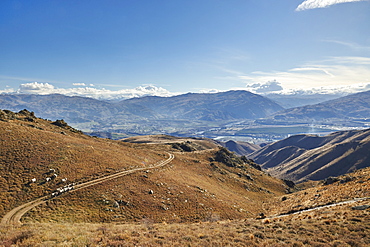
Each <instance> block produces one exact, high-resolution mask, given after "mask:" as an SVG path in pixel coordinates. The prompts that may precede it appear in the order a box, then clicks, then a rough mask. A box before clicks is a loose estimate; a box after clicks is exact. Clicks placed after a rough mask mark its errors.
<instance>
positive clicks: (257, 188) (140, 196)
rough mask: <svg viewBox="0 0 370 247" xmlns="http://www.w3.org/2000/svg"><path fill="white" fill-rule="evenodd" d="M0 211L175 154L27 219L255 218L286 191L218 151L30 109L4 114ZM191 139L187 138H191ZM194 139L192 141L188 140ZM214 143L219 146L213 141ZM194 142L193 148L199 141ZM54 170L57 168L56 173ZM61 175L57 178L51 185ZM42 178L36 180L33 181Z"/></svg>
mask: <svg viewBox="0 0 370 247" xmlns="http://www.w3.org/2000/svg"><path fill="white" fill-rule="evenodd" d="M1 114H2V115H1V119H2V121H0V142H1V147H2V148H1V150H0V176H1V177H0V183H1V186H0V188H1V191H0V200H1V207H0V215H4V214H5V213H6V212H8V211H9V210H10V209H12V208H14V207H15V206H17V205H21V204H23V203H25V202H27V201H30V200H32V199H36V198H38V197H40V196H43V195H48V194H50V193H51V192H52V191H53V190H55V189H56V188H58V187H60V186H63V185H64V183H63V182H62V180H61V179H62V178H67V179H68V182H67V183H72V182H77V183H78V182H82V181H89V180H93V179H95V178H97V177H101V176H104V175H107V174H112V173H114V172H116V171H120V170H124V169H125V170H129V169H131V168H135V167H145V166H149V165H151V164H154V163H156V162H158V161H162V160H164V159H166V158H167V153H166V152H171V153H173V154H174V155H175V159H174V160H173V161H172V162H171V163H170V165H169V166H166V167H164V168H158V169H155V170H148V171H145V172H137V173H134V174H131V175H127V176H125V177H121V178H117V179H114V180H110V181H108V182H105V183H101V184H99V185H95V186H92V187H89V188H86V189H81V190H76V191H73V190H72V191H71V192H69V193H65V194H63V195H62V196H60V197H57V198H55V199H54V200H51V201H49V202H47V203H46V204H42V205H40V206H37V207H36V208H35V209H33V210H31V211H30V212H29V213H28V214H26V215H25V217H24V218H23V221H27V222H35V221H39V222H112V221H117V222H122V221H124V222H127V221H141V220H143V219H150V220H151V221H154V222H161V221H167V222H192V221H203V220H209V219H235V218H245V217H251V216H255V215H257V214H258V213H260V212H261V205H262V202H263V201H268V200H269V199H270V198H272V197H273V196H280V195H282V194H284V192H285V191H286V189H287V187H286V186H285V185H284V184H283V183H282V182H281V181H280V180H277V179H274V178H272V177H270V176H268V175H266V174H265V173H263V172H261V171H259V170H257V169H255V168H253V167H252V166H251V165H249V163H248V162H249V161H248V162H247V161H244V162H243V161H241V160H240V158H237V157H236V156H235V155H233V154H232V153H226V154H225V153H223V155H224V156H222V158H223V159H222V162H224V163H222V162H221V161H217V157H218V156H220V155H218V156H217V155H216V153H217V152H218V151H217V149H216V150H215V149H209V150H204V149H205V148H204V146H203V148H202V150H203V151H201V150H198V151H196V152H185V151H186V150H183V149H179V148H178V147H176V146H172V145H158V144H156V145H146V144H133V143H124V142H121V141H113V140H109V139H99V138H94V137H89V136H86V135H83V134H82V133H80V132H79V131H77V130H75V129H73V128H71V127H69V126H68V125H67V124H66V123H64V121H58V122H57V121H56V122H51V121H48V120H43V119H38V118H35V117H34V116H33V114H32V113H29V112H27V111H24V112H22V113H21V112H20V113H12V112H9V111H1ZM187 144H189V143H187ZM190 144H191V143H190ZM209 145H210V146H209V148H213V147H214V146H213V145H214V144H209ZM193 147H195V146H193ZM50 169H54V170H55V172H54V171H53V172H50ZM54 173H56V174H57V175H58V176H57V178H54V179H52V180H51V181H49V182H46V178H47V177H52V175H53V174H54ZM33 178H36V182H35V183H32V182H31V180H32V179H33Z"/></svg>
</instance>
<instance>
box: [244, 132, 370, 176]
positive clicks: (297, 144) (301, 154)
mask: <svg viewBox="0 0 370 247" xmlns="http://www.w3.org/2000/svg"><path fill="white" fill-rule="evenodd" d="M369 148H370V129H367V130H353V131H340V132H335V133H332V134H329V135H326V136H316V135H295V136H291V137H289V138H286V139H284V140H281V141H278V142H275V143H272V144H270V145H267V146H265V147H263V148H262V149H260V150H258V151H256V152H254V153H253V154H251V155H250V156H249V158H252V159H253V160H254V161H255V162H256V163H258V164H260V165H261V166H262V168H263V169H265V170H266V171H268V172H269V173H270V174H271V175H273V176H276V177H279V178H284V179H289V180H292V181H295V182H302V181H305V180H322V179H325V178H327V177H329V176H339V175H343V174H346V173H348V172H351V171H354V170H356V169H360V168H364V167H367V166H369V164H370V162H369V161H370V158H369V155H368V150H369Z"/></svg>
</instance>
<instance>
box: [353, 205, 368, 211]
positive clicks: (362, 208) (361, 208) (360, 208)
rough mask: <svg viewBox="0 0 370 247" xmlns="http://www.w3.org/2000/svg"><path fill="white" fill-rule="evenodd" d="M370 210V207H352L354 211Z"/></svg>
mask: <svg viewBox="0 0 370 247" xmlns="http://www.w3.org/2000/svg"><path fill="white" fill-rule="evenodd" d="M368 208H370V205H360V206H354V207H352V210H365V209H368Z"/></svg>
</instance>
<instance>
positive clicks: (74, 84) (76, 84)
mask: <svg viewBox="0 0 370 247" xmlns="http://www.w3.org/2000/svg"><path fill="white" fill-rule="evenodd" d="M72 85H73V86H86V84H85V83H72Z"/></svg>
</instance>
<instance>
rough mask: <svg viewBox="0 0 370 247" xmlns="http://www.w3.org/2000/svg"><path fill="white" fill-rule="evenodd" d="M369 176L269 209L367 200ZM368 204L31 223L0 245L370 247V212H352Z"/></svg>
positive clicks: (14, 229)
mask: <svg viewBox="0 0 370 247" xmlns="http://www.w3.org/2000/svg"><path fill="white" fill-rule="evenodd" d="M369 175H370V168H366V169H363V170H360V171H357V172H356V173H354V174H351V176H352V177H353V180H352V181H350V182H347V183H338V182H336V183H334V184H331V185H326V186H321V185H318V187H312V188H309V189H306V190H303V191H300V192H298V193H297V194H291V195H289V196H287V197H288V198H287V199H286V200H284V201H282V200H281V198H282V197H281V196H279V197H276V201H275V202H270V204H268V205H265V207H267V208H268V210H267V212H268V213H271V214H275V213H284V212H286V210H289V209H291V208H299V207H301V206H299V205H300V204H301V203H302V200H303V201H304V202H305V200H306V201H311V205H313V204H326V203H328V202H332V200H333V198H332V196H333V195H332V194H333V193H335V196H336V198H340V199H349V198H353V197H363V196H369V191H368V190H367V189H366V188H368V185H369V184H368V183H369V181H370V176H369ZM313 185H314V184H310V186H313ZM362 186H363V187H364V188H362V189H360V188H361V187H362ZM317 194H320V195H321V196H320V199H317V198H318V196H316V195H317ZM303 197H305V198H303ZM314 198H316V199H314ZM310 199H312V200H310ZM272 203H273V205H272ZM368 204H369V200H365V201H361V202H354V203H351V204H345V205H340V206H334V207H330V208H325V209H320V210H315V211H311V212H306V213H301V214H295V215H290V216H285V217H280V218H266V219H253V218H247V219H236V220H217V219H208V220H207V219H206V220H204V221H201V222H198V223H172V224H167V223H155V222H153V221H152V220H151V219H148V218H143V219H142V220H141V221H140V222H138V223H124V224H122V223H105V224H104V223H100V224H92V223H78V224H76V223H53V224H51V223H28V224H25V225H23V226H11V227H3V228H1V229H0V245H1V244H2V245H4V246H10V245H11V244H13V245H12V246H34V245H37V244H40V243H43V244H44V246H277V247H283V246H359V247H366V246H369V245H370V237H369V236H370V209H366V210H353V209H352V207H353V206H358V205H368ZM268 206H270V207H268Z"/></svg>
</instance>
